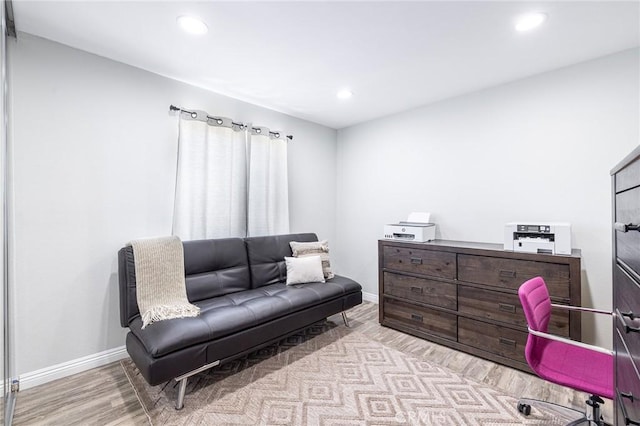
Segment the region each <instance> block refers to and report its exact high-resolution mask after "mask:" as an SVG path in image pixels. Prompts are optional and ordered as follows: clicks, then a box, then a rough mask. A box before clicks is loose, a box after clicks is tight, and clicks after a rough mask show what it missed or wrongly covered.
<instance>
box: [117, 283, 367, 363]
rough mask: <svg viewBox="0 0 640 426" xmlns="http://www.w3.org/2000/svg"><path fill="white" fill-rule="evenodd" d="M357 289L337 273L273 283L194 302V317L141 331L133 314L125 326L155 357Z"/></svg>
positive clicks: (173, 320)
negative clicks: (321, 278) (328, 277)
mask: <svg viewBox="0 0 640 426" xmlns="http://www.w3.org/2000/svg"><path fill="white" fill-rule="evenodd" d="M361 290H362V287H361V286H360V284H358V283H356V282H355V281H353V280H351V279H349V278H346V277H341V276H339V275H336V276H335V277H334V278H333V279H331V280H328V281H327V282H325V283H309V284H295V285H289V286H287V285H285V284H284V283H277V284H271V285H268V286H264V287H260V288H256V289H252V290H245V291H239V292H237V293H232V294H227V295H224V296H219V297H214V298H211V299H206V300H201V301H199V302H196V303H194V304H195V305H197V306H199V307H200V316H198V317H195V318H179V319H170V320H166V321H160V322H157V323H154V324H152V325H150V326H148V327H146V328H145V329H144V330H142V321H141V320H140V317H136V318H135V319H134V320H133V321H131V323H130V324H129V328H130V330H131V332H132V333H133V334H134V335H135V336H136V337H137V338H138V339H139V340H140V342H142V344H143V345H144V347H145V348H146V350H147V351H148V353H149V354H150V355H151V356H152V357H154V358H158V357H161V356H164V355H166V354H169V353H171V352H174V351H177V350H180V349H184V348H186V347H189V346H192V345H196V344H198V343H203V342H208V341H212V340H215V339H219V338H221V337H224V336H227V335H229V334H233V333H237V332H238V331H242V330H245V329H247V328H250V327H254V326H256V325H259V324H263V323H266V322H268V321H271V320H273V319H276V318H279V317H282V316H285V315H288V314H291V313H294V312H297V311H299V310H301V309H305V308H308V307H309V306H314V305H318V304H321V303H323V302H325V301H329V300H333V299H335V298H338V297H342V296H344V295H346V294H349V293H356V292H360V291H361Z"/></svg>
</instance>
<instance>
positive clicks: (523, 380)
mask: <svg viewBox="0 0 640 426" xmlns="http://www.w3.org/2000/svg"><path fill="white" fill-rule="evenodd" d="M348 317H349V319H350V322H351V327H353V328H354V329H356V330H358V331H359V332H361V333H365V334H367V335H369V336H371V337H373V338H375V339H376V340H379V341H381V342H383V343H385V344H387V345H389V346H391V347H395V348H396V349H399V350H401V351H404V352H407V353H410V354H412V355H414V356H416V357H421V358H424V359H426V360H428V361H430V362H434V363H438V364H440V365H442V366H444V367H447V368H449V369H451V370H453V371H455V372H457V373H459V374H461V375H464V376H466V377H468V378H469V379H472V380H475V381H478V382H482V383H486V384H489V385H491V386H493V387H495V388H498V389H500V390H502V391H504V392H505V393H507V394H508V395H512V396H514V397H520V396H527V397H533V398H539V399H543V400H549V401H552V402H556V403H559V404H562V405H567V404H568V405H573V406H575V407H583V405H584V400H585V399H586V397H587V395H586V394H583V393H580V392H574V391H572V390H570V389H567V388H563V387H560V386H556V385H552V384H550V383H547V382H545V381H543V380H540V379H538V378H537V377H535V376H533V375H531V374H527V373H523V372H521V371H517V370H514V369H511V368H508V367H504V366H502V365H498V364H495V363H493V362H490V361H486V360H483V359H480V358H477V357H474V356H471V355H467V354H465V353H462V352H458V351H455V350H452V349H449V348H445V347H443V346H440V345H437V344H434V343H431V342H427V341H424V340H421V339H418V338H415V337H412V336H409V335H407V334H404V333H400V332H397V331H395V330H391V329H389V328H386V327H381V326H380V325H379V323H378V305H375V304H372V303H368V302H364V303H363V304H362V305H359V306H357V307H355V308H353V309H351V310H350V311H349V312H348ZM330 319H331V320H332V321H335V322H342V319H341V318H340V316H339V315H337V316H335V317H331V318H330ZM187 403H188V402H187ZM611 405H612V404H611V401H607V402H606V404H605V406H604V410H603V411H604V416H605V419H606V420H607V421H609V422H611V421H612V417H611V412H612V409H611V408H612V407H611ZM13 424H14V425H17V426H20V425H145V424H148V419H147V416H146V414H145V412H144V410H143V409H142V407H141V406H140V403H139V402H138V399H137V397H136V395H135V392H134V390H133V388H132V387H131V385H130V384H129V381H128V380H127V378H126V376H125V374H124V372H123V370H122V368H121V366H120V363H118V362H116V363H112V364H108V365H106V366H104V367H100V368H96V369H93V370H89V371H86V372H84V373H80V374H76V375H74V376H71V377H68V378H65V379H60V380H56V381H54V382H50V383H47V384H44V385H41V386H37V387H35V388H32V389H28V390H25V391H20V392H19V393H18V398H17V403H16V410H15V415H14V421H13Z"/></svg>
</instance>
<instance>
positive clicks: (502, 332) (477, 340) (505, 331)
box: [458, 317, 527, 363]
mask: <svg viewBox="0 0 640 426" xmlns="http://www.w3.org/2000/svg"><path fill="white" fill-rule="evenodd" d="M458 342H460V343H463V344H465V345H469V346H473V347H474V348H477V349H482V350H485V351H487V352H491V353H493V354H497V355H500V356H503V357H505V358H509V359H513V360H515V361H520V362H523V363H526V362H527V360H526V359H525V357H524V347H525V345H526V343H527V333H526V332H524V331H517V330H513V329H511V328H507V327H501V326H498V325H493V324H487V323H485V322H482V321H476V320H472V319H469V318H463V317H460V318H458Z"/></svg>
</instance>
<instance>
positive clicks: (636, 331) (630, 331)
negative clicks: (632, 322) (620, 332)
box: [624, 324, 640, 334]
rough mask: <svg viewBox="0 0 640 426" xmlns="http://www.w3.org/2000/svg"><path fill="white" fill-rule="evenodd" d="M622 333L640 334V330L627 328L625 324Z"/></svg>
mask: <svg viewBox="0 0 640 426" xmlns="http://www.w3.org/2000/svg"><path fill="white" fill-rule="evenodd" d="M624 332H625V333H627V334H629V333H640V328H638V327H629V326H628V325H627V324H625V325H624Z"/></svg>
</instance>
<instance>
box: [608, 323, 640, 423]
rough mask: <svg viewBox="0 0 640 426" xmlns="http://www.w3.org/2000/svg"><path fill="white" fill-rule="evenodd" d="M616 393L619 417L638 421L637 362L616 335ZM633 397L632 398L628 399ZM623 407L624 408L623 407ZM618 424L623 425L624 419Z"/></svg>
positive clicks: (639, 403) (638, 385) (638, 379)
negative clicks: (631, 396)
mask: <svg viewBox="0 0 640 426" xmlns="http://www.w3.org/2000/svg"><path fill="white" fill-rule="evenodd" d="M614 338H615V339H616V341H615V346H616V364H615V365H616V393H617V398H618V404H619V408H620V410H619V415H620V414H622V416H623V417H625V416H624V414H626V417H627V418H629V419H631V420H633V421H640V377H639V374H638V369H637V367H636V365H637V362H638V361H640V360H637V359H636V360H635V362H634V360H633V359H632V358H631V355H630V354H629V351H628V349H627V347H626V346H625V345H624V342H623V340H622V338H621V335H620V334H618V333H616V336H614ZM630 395H633V398H630ZM623 406H624V407H623ZM618 424H622V425H623V424H625V422H624V419H618Z"/></svg>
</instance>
